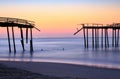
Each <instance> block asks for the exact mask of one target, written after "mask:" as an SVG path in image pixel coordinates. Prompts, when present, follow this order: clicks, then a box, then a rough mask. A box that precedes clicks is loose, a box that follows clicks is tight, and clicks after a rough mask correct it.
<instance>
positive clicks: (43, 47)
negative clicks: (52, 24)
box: [0, 38, 120, 69]
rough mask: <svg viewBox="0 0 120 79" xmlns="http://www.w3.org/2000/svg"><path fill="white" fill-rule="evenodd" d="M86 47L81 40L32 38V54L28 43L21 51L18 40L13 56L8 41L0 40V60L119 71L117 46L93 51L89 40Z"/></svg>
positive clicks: (119, 52) (119, 50)
mask: <svg viewBox="0 0 120 79" xmlns="http://www.w3.org/2000/svg"><path fill="white" fill-rule="evenodd" d="M89 39H90V40H89V48H88V49H86V48H84V40H83V38H34V39H33V41H34V44H33V46H34V52H32V53H31V52H30V49H29V48H30V47H29V43H28V44H26V43H25V51H24V52H23V51H22V46H21V43H20V39H19V38H17V39H16V40H15V42H16V50H17V52H16V54H15V53H14V49H13V42H12V39H11V47H12V52H11V53H9V49H8V41H7V39H6V38H3V39H0V60H5V61H6V60H7V61H31V62H55V63H68V64H77V65H86V66H97V67H105V68H115V69H120V47H118V48H115V47H112V46H111V38H109V42H110V47H109V48H101V47H100V48H97V49H93V48H92V44H91V38H89Z"/></svg>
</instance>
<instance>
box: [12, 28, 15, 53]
mask: <svg viewBox="0 0 120 79" xmlns="http://www.w3.org/2000/svg"><path fill="white" fill-rule="evenodd" d="M12 35H13V45H14V53H16V46H15V36H14V28H13V26H12Z"/></svg>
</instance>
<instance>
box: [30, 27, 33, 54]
mask: <svg viewBox="0 0 120 79" xmlns="http://www.w3.org/2000/svg"><path fill="white" fill-rule="evenodd" d="M30 35H31V39H30V51H31V52H33V40H32V28H30Z"/></svg>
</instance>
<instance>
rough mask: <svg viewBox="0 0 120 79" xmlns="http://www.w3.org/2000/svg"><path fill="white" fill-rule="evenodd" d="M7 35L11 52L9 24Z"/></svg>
mask: <svg viewBox="0 0 120 79" xmlns="http://www.w3.org/2000/svg"><path fill="white" fill-rule="evenodd" d="M7 36H8V45H9V52H10V53H11V44H10V34H9V27H8V26H7Z"/></svg>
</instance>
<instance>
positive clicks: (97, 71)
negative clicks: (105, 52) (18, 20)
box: [0, 61, 120, 79]
mask: <svg viewBox="0 0 120 79" xmlns="http://www.w3.org/2000/svg"><path fill="white" fill-rule="evenodd" d="M0 64H3V65H5V66H7V67H11V68H18V69H22V70H27V71H30V72H33V73H38V74H43V75H49V76H54V77H64V78H65V77H66V78H67V77H71V78H75V79H77V77H78V79H120V70H117V69H108V68H97V67H88V66H81V65H72V64H62V63H48V62H17V61H13V62H12V61H1V62H0ZM68 79H69V78H68Z"/></svg>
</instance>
